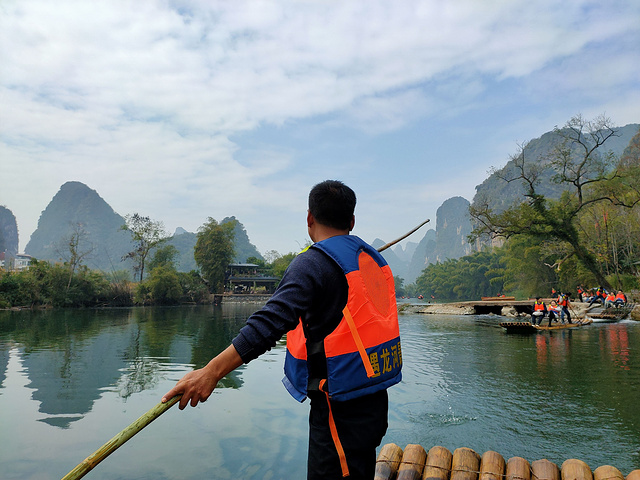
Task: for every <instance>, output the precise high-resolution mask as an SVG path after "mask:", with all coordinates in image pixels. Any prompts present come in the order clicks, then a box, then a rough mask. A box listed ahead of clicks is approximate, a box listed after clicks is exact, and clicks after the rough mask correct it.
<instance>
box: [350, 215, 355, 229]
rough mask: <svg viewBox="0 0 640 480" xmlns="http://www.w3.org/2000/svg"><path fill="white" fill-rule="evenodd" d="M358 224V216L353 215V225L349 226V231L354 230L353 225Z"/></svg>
mask: <svg viewBox="0 0 640 480" xmlns="http://www.w3.org/2000/svg"><path fill="white" fill-rule="evenodd" d="M355 226H356V216H355V215H354V216H353V217H351V226H350V227H349V231H351V230H353V227H355Z"/></svg>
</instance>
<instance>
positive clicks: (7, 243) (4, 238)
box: [0, 206, 18, 256]
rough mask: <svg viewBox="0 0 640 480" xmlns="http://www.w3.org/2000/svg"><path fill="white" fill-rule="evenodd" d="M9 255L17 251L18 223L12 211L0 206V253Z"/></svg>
mask: <svg viewBox="0 0 640 480" xmlns="http://www.w3.org/2000/svg"><path fill="white" fill-rule="evenodd" d="M2 252H5V253H6V254H7V255H9V256H13V255H15V254H16V253H18V223H17V222H16V217H15V216H14V215H13V212H12V211H11V210H9V209H8V208H6V207H3V206H0V253H2Z"/></svg>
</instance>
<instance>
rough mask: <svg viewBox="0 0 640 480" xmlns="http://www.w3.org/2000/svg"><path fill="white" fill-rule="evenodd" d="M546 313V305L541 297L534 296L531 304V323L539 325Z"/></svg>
mask: <svg viewBox="0 0 640 480" xmlns="http://www.w3.org/2000/svg"><path fill="white" fill-rule="evenodd" d="M546 314H547V306H546V305H545V304H544V301H543V300H542V298H541V297H536V301H535V302H534V304H533V312H531V325H540V322H542V319H543V318H544V316H545V315H546Z"/></svg>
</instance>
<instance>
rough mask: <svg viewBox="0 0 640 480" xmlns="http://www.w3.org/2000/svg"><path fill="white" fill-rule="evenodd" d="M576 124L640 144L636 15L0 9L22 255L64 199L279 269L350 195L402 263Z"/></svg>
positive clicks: (114, 3) (384, 8)
mask: <svg viewBox="0 0 640 480" xmlns="http://www.w3.org/2000/svg"><path fill="white" fill-rule="evenodd" d="M577 114H581V115H583V116H584V117H586V118H595V117H596V116H598V115H601V114H604V115H606V116H607V117H609V118H610V119H611V121H612V122H613V123H614V124H616V125H619V126H623V125H627V124H629V123H640V2H638V1H631V2H630V1H627V0H625V1H619V0H612V1H609V2H602V1H597V2H596V1H587V0H585V1H581V0H565V1H551V0H539V1H535V2H532V1H530V0H510V1H505V0H487V1H477V0H425V1H411V0H397V1H388V0H361V1H349V0H342V1H332V0H323V1H320V0H316V1H312V0H306V1H289V0H278V1H234V2H231V1H226V0H225V1H215V0H213V1H212V0H206V1H205V0H201V1H200V0H174V1H172V0H136V1H121V0H108V1H100V0H96V1H91V2H86V1H79V0H73V1H72V0H57V1H56V2H51V1H49V0H44V1H38V0H17V1H14V0H2V2H1V3H0V205H4V206H5V207H7V208H9V209H10V210H11V211H12V212H13V214H14V215H15V217H16V220H17V223H18V230H19V237H20V250H21V251H23V250H24V248H25V246H26V244H27V243H28V241H29V237H30V236H31V234H32V233H33V231H34V230H35V229H36V227H37V223H38V219H39V217H40V214H41V212H42V211H43V210H44V209H45V208H46V206H47V205H48V203H49V202H50V201H51V199H52V198H53V196H54V195H55V194H56V193H57V192H58V190H59V189H60V187H61V186H62V185H63V184H64V183H66V182H68V181H79V182H82V183H84V184H86V185H87V186H89V187H90V188H91V189H93V190H95V191H96V192H98V194H99V195H100V196H101V197H102V198H103V199H104V200H105V201H106V202H107V203H108V204H109V205H110V206H111V207H112V208H113V209H114V210H115V211H116V212H117V213H119V214H120V215H122V216H124V215H127V214H133V213H139V214H140V215H143V216H148V217H150V218H151V219H153V220H156V221H161V222H163V224H164V226H165V229H166V231H167V232H168V233H170V234H172V233H173V232H174V231H175V229H176V228H177V227H182V228H184V229H185V230H187V231H191V232H196V231H197V230H198V228H199V227H200V226H202V225H203V224H204V223H205V222H207V219H208V218H209V217H212V218H214V219H216V220H218V221H220V220H222V219H223V218H225V217H228V216H232V215H233V216H235V217H236V218H237V219H238V220H239V221H240V222H241V223H242V224H243V225H244V227H245V229H246V231H247V233H248V235H249V238H250V240H251V242H252V243H253V244H254V245H256V246H257V248H258V250H259V251H260V252H261V253H263V254H264V253H266V252H267V251H271V250H275V251H277V252H280V253H281V254H284V253H288V252H296V251H298V250H299V249H300V248H301V247H302V246H304V245H305V242H306V241H307V230H306V223H305V222H306V211H307V196H308V192H309V190H310V188H311V187H312V186H313V185H315V184H316V183H318V182H320V181H322V180H326V179H338V180H342V181H344V182H345V183H346V184H347V185H349V186H350V187H351V188H353V189H354V191H355V192H356V195H357V197H358V205H357V207H356V226H355V229H354V231H353V233H354V234H356V235H359V236H360V237H362V238H363V239H364V240H366V241H369V242H372V241H373V240H374V239H376V238H380V239H382V240H383V241H385V242H388V241H391V240H393V239H395V238H398V237H400V236H401V235H403V234H404V233H406V232H408V231H409V230H411V229H412V228H413V227H414V226H416V225H418V224H420V223H421V222H423V221H424V220H426V219H430V220H431V223H430V224H429V225H430V227H431V228H435V224H436V211H437V209H438V207H439V206H440V205H441V204H442V203H443V202H444V201H445V200H447V199H448V198H451V197H455V196H462V197H464V198H466V199H467V200H469V201H472V200H473V195H474V193H475V187H476V185H479V184H480V183H482V182H483V181H484V180H485V179H486V177H487V176H488V173H487V172H488V171H489V170H490V169H491V168H492V167H501V166H503V165H504V164H505V163H506V162H507V161H508V159H509V155H511V154H513V153H515V152H516V151H517V147H518V145H519V144H520V143H522V142H524V141H527V140H531V139H534V138H537V137H539V136H541V135H542V134H544V133H545V132H547V131H550V130H552V129H553V128H554V127H555V126H562V125H564V124H565V123H566V122H567V121H568V120H569V119H570V118H571V117H572V116H574V115H577ZM421 232H422V234H414V235H413V236H412V237H411V238H410V239H409V240H411V241H415V242H418V241H419V240H420V238H422V235H424V233H425V232H426V227H423V230H422V231H421Z"/></svg>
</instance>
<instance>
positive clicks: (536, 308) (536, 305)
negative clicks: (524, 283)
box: [533, 302, 544, 312]
mask: <svg viewBox="0 0 640 480" xmlns="http://www.w3.org/2000/svg"><path fill="white" fill-rule="evenodd" d="M533 310H534V311H536V312H537V311H540V310H543V311H544V302H540V303H538V302H536V303H534V304H533Z"/></svg>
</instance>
